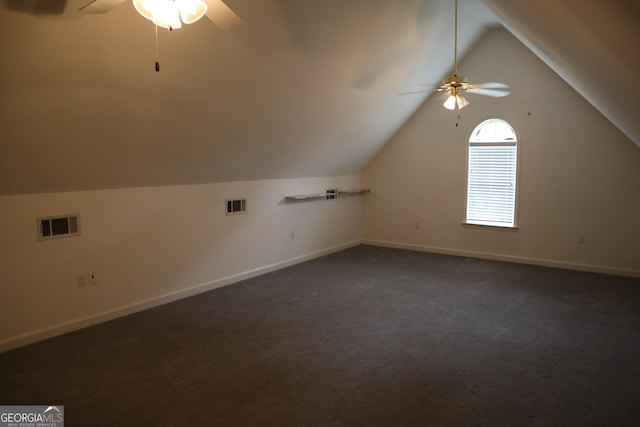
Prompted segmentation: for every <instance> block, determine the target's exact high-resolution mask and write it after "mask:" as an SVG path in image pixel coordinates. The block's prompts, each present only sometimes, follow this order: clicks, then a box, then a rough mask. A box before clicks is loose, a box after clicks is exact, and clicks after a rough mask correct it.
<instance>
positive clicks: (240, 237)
mask: <svg viewBox="0 0 640 427" xmlns="http://www.w3.org/2000/svg"><path fill="white" fill-rule="evenodd" d="M360 184H361V183H360V178H359V177H358V176H346V177H329V178H304V179H289V180H267V181H245V182H232V183H223V184H206V185H189V186H169V187H144V188H130V189H116V190H98V191H81V192H66V193H47V194H27V195H17V196H1V197H0V212H2V221H1V222H0V234H1V235H2V244H0V295H1V298H0V351H3V350H7V349H10V348H13V347H17V346H20V345H24V344H28V343H30V342H33V341H36V340H39V339H43V338H47V337H50V336H53V335H57V334H60V333H64V332H68V331H71V330H74V329H78V328H81V327H84V326H88V325H91V324H95V323H99V322H102V321H105V320H108V319H111V318H114V317H118V316H122V315H126V314H128V313H131V312H135V311H138V310H141V309H145V308H149V307H153V306H155V305H159V304H162V303H165V302H169V301H172V300H176V299H179V298H183V297H186V296H190V295H194V294H197V293H199V292H203V291H206V290H209V289H213V288H216V287H218V286H223V285H226V284H229V283H233V282H237V281H239V280H242V279H246V278H249V277H252V276H255V275H258V274H263V273H266V272H268V271H271V270H274V269H277V268H282V267H284V266H287V265H291V264H294V263H297V262H300V261H303V260H306V259H309V258H312V257H315V256H319V255H322V254H324V253H328V252H331V251H334V250H338V249H342V248H345V247H348V246H350V245H353V244H356V243H358V242H359V241H360V239H361V228H360V225H361V216H362V201H363V197H357V196H354V197H345V198H339V199H337V200H320V201H305V202H295V203H285V202H284V197H285V196H286V195H295V194H306V193H317V192H324V191H325V190H326V189H327V188H339V189H351V188H357V187H359V186H360ZM229 198H231V199H233V198H246V200H247V202H246V203H247V213H245V214H236V215H226V209H225V206H226V205H225V200H226V199H229ZM64 214H79V215H80V229H81V235H80V236H76V237H68V238H61V239H54V240H49V241H39V240H38V239H37V225H36V223H37V221H36V218H38V217H41V216H49V215H51V216H53V215H64ZM292 233H293V234H292ZM91 271H92V272H95V273H96V278H97V284H96V285H91V286H84V287H78V282H77V275H78V274H85V273H88V272H91Z"/></svg>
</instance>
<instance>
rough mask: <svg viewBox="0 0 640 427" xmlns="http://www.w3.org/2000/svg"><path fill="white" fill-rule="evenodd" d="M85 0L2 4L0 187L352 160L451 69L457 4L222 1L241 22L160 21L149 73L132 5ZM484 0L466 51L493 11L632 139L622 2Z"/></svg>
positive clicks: (131, 181) (200, 178)
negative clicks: (107, 7)
mask: <svg viewBox="0 0 640 427" xmlns="http://www.w3.org/2000/svg"><path fill="white" fill-rule="evenodd" d="M83 3H84V0H67V1H65V0H3V3H2V4H1V6H2V9H0V58H1V61H2V62H1V65H0V95H1V98H0V126H1V127H0V138H1V141H0V194H20V193H33V192H51V191H67V190H82V189H100V188H118V187H132V186H146V185H171V184H192V183H208V182H224V181H235V180H253V179H268V178H293V177H308V176H332V175H349V174H356V173H359V172H360V171H361V170H362V169H363V168H364V167H365V166H366V164H367V163H368V162H369V161H370V160H371V158H372V157H373V156H375V154H376V153H377V152H378V151H379V150H380V148H381V147H382V146H383V145H384V144H385V143H386V142H387V141H388V140H389V139H390V138H391V137H392V136H393V134H394V133H395V132H396V131H397V130H398V129H399V128H400V127H401V126H402V124H403V123H404V122H405V121H406V120H407V119H408V118H409V117H410V116H411V114H412V113H413V112H414V111H415V110H416V109H417V108H418V107H419V106H420V104H421V103H422V102H423V101H424V99H425V97H426V96H427V94H426V93H425V94H424V95H415V96H399V95H398V94H399V93H401V92H406V91H411V90H416V89H420V88H423V87H426V86H424V85H425V84H426V85H429V84H435V83H438V82H439V81H440V79H441V78H442V77H443V76H445V75H447V74H448V73H449V72H450V70H451V67H452V59H453V58H452V51H453V25H452V23H453V22H452V21H453V0H451V1H449V0H406V1H402V2H399V1H395V0H351V1H347V2H345V1H337V0H323V1H315V0H314V1H311V0H260V1H255V0H227V1H226V3H227V4H228V5H229V6H230V7H231V8H233V9H234V10H235V11H236V13H238V15H240V16H241V17H242V19H243V20H244V23H243V24H242V25H241V26H238V27H234V28H232V29H229V30H221V29H219V28H218V27H216V26H215V25H213V24H212V23H211V22H209V21H208V20H206V19H203V20H201V21H199V22H197V23H195V24H193V25H190V26H186V27H184V28H183V29H180V30H175V31H172V32H168V31H166V30H160V32H159V39H158V41H159V60H160V64H161V71H160V72H158V73H156V72H155V71H154V69H153V68H154V61H155V59H156V57H155V55H156V54H155V34H154V31H155V29H154V27H153V25H152V24H151V23H150V22H149V21H146V20H145V19H144V18H142V17H141V16H140V15H139V14H138V13H137V12H136V11H135V9H134V8H133V6H132V5H131V4H130V2H126V3H125V4H122V5H121V6H118V7H117V8H115V9H113V10H112V11H111V12H109V13H108V14H105V15H84V14H82V13H79V12H78V9H79V7H80V6H81V5H82V4H83ZM486 3H487V4H485V2H483V1H482V0H460V36H459V37H460V47H459V50H460V54H461V55H464V52H465V51H467V50H468V49H470V48H471V47H472V46H473V44H474V43H475V41H477V40H478V39H479V37H480V36H481V35H482V34H483V33H484V32H485V31H486V30H487V29H489V28H493V27H496V26H500V25H504V26H505V27H506V28H507V29H509V30H510V31H512V32H513V33H514V34H515V35H516V36H517V37H518V38H520V40H521V41H523V43H525V44H526V45H527V46H529V47H530V49H532V51H534V52H535V53H536V54H538V55H539V56H540V57H541V58H542V59H543V60H544V61H545V62H546V63H547V64H548V65H549V66H550V67H551V68H552V69H554V70H555V71H556V72H557V73H558V74H559V75H560V76H561V77H563V78H564V79H565V80H566V81H567V82H569V83H570V84H572V85H574V87H576V88H577V89H578V90H579V91H580V93H582V94H583V95H584V96H585V98H586V99H587V100H589V101H590V102H591V103H592V104H593V105H594V106H595V107H596V108H598V109H599V110H600V111H601V112H602V113H603V114H604V115H605V116H606V117H608V118H609V120H610V121H611V122H612V123H614V124H615V125H616V126H618V127H619V128H620V129H621V130H622V131H623V132H624V133H625V134H626V135H627V136H628V137H629V138H630V139H631V140H633V141H634V142H636V143H637V144H639V145H640V128H639V127H638V126H639V124H638V123H637V120H636V116H637V112H638V108H637V107H635V105H634V99H637V98H638V89H637V88H636V86H635V84H633V83H632V84H624V83H625V82H629V81H632V79H633V77H636V76H638V74H639V68H638V61H639V59H638V55H637V54H634V52H638V51H639V49H638V40H640V38H639V36H638V34H639V32H640V31H639V30H637V29H636V28H635V27H634V25H635V23H634V21H635V20H634V19H633V18H632V16H630V15H632V14H636V15H637V12H632V11H633V10H636V9H637V8H635V7H634V5H632V4H631V2H630V1H629V2H628V3H629V5H630V6H632V7H631V8H630V9H626V10H625V9H623V6H624V5H626V4H627V2H626V0H616V1H611V0H610V1H604V0H590V1H589V2H579V1H577V0H540V1H537V2H536V6H535V9H534V8H533V7H532V6H530V2H524V1H516V2H514V1H510V0H487V1H486ZM585 3H588V6H587V5H585ZM578 7H579V9H578ZM494 11H495V12H494ZM595 27H597V30H595V31H591V30H593V29H594V28H595ZM621 42H624V44H625V45H626V46H627V48H623V47H621V46H622V45H621V44H620V43H621ZM568 53H570V54H568ZM611 82H618V83H620V84H619V85H613V86H612V85H611V84H610V83H611ZM603 143H606V142H603Z"/></svg>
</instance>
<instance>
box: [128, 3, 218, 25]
mask: <svg viewBox="0 0 640 427" xmlns="http://www.w3.org/2000/svg"><path fill="white" fill-rule="evenodd" d="M133 6H134V7H135V8H136V10H137V11H138V13H140V15H142V16H144V17H145V18H147V19H148V20H150V21H152V22H153V23H154V24H156V25H157V26H158V27H162V28H168V29H170V30H175V29H178V28H181V27H182V23H183V22H184V23H185V24H192V23H194V22H196V21H197V20H199V19H200V18H202V17H203V16H204V15H205V14H206V13H207V4H206V3H205V2H203V1H202V0H133Z"/></svg>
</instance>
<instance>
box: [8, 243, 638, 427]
mask: <svg viewBox="0 0 640 427" xmlns="http://www.w3.org/2000/svg"><path fill="white" fill-rule="evenodd" d="M0 404H47V405H48V404H60V405H64V406H65V418H66V425H67V426H624V425H628V426H632V425H633V426H636V425H638V424H639V422H640V279H634V278H625V277H617V276H607V275H601V274H592V273H583V272H576V271H567V270H560V269H552V268H543V267H536V266H527V265H518V264H510V263H501V262H493V261H485V260H477V259H469V258H461V257H453V256H445V255H435V254H427V253H420V252H411V251H404V250H396V249H386V248H377V247H371V246H357V247H354V248H351V249H348V250H344V251H341V252H338V253H334V254H331V255H328V256H325V257H321V258H318V259H315V260H312V261H309V262H305V263H302V264H298V265H296V266H293V267H290V268H286V269H282V270H279V271H276V272H273V273H270V274H266V275H264V276H260V277H257V278H254V279H251V280H246V281H243V282H239V283H236V284H234V285H230V286H227V287H224V288H220V289H216V290H214V291H210V292H207V293H203V294H200V295H198V296H195V297H192V298H188V299H184V300H181V301H178V302H174V303H170V304H167V305H164V306H161V307H158V308H154V309H151V310H147V311H144V312H140V313H137V314H134V315H130V316H127V317H124V318H120V319H117V320H114V321H111V322H107V323H104V324H101V325H97V326H94V327H91V328H87V329H83V330H81V331H77V332H74V333H70V334H66V335H63V336H60V337H56V338H53V339H49V340H46V341H43V342H40V343H37V344H33V345H30V346H27V347H23V348H20V349H16V350H13V351H9V352H5V353H3V354H0Z"/></svg>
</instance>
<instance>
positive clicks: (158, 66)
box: [156, 25, 160, 73]
mask: <svg viewBox="0 0 640 427" xmlns="http://www.w3.org/2000/svg"><path fill="white" fill-rule="evenodd" d="M158 56H159V55H158V26H157V25H156V73H157V72H158V71H160V60H159V58H158Z"/></svg>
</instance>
